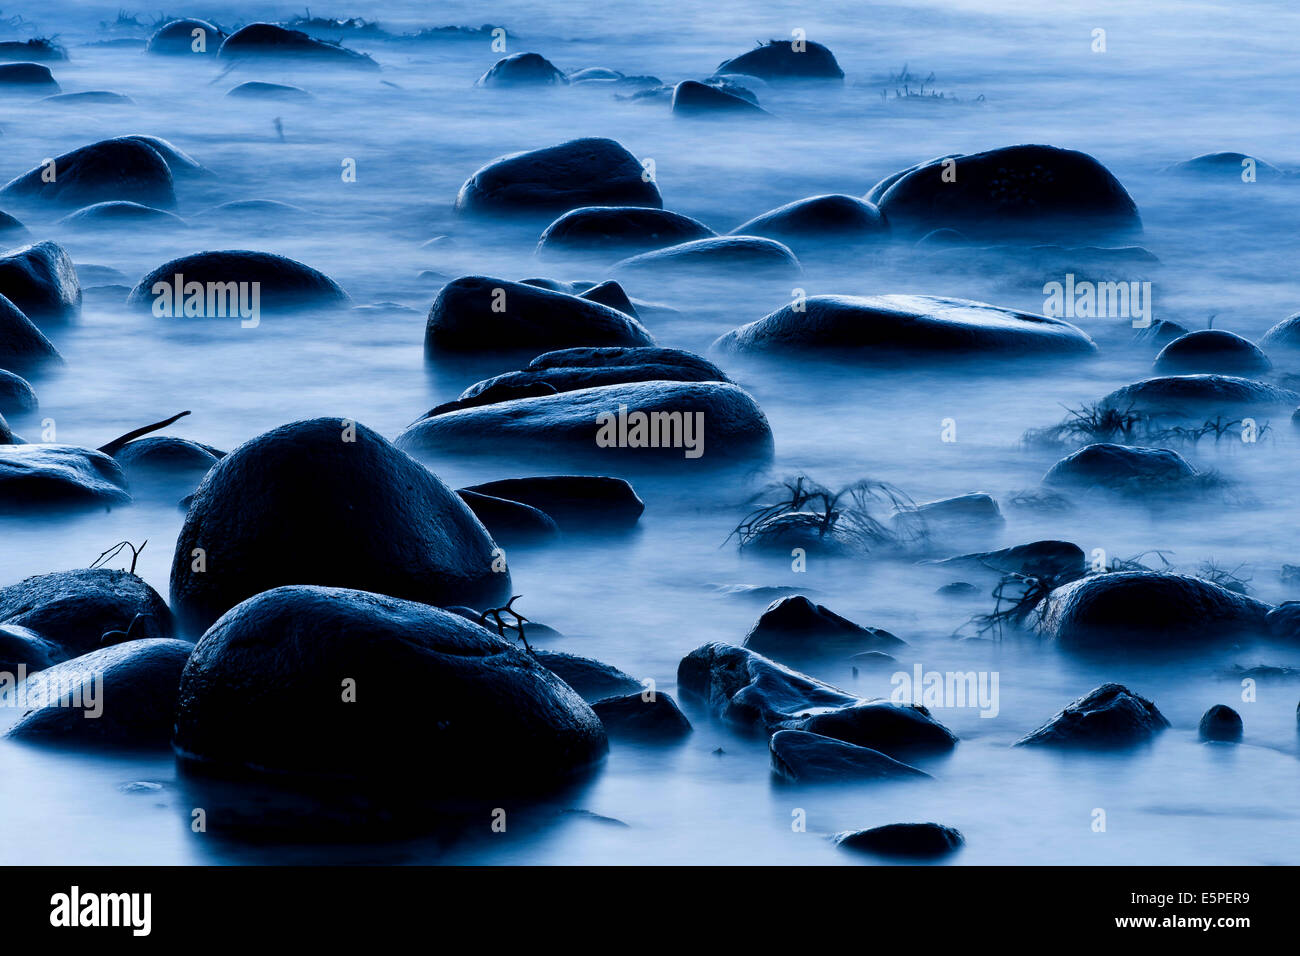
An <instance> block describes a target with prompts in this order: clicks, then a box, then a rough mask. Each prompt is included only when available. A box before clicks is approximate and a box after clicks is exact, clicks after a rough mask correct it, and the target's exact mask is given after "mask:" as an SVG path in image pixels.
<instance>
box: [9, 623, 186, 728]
mask: <svg viewBox="0 0 1300 956" xmlns="http://www.w3.org/2000/svg"><path fill="white" fill-rule="evenodd" d="M192 650H194V645H193V644H191V643H189V642H188V641H176V640H158V639H146V640H135V641H127V642H126V643H124V644H114V645H112V646H111V647H104V648H101V649H99V650H96V651H92V652H90V653H89V654H85V655H82V656H81V657H75V658H73V659H72V660H68V661H63V662H62V663H59V664H55V665H54V666H53V667H50V668H48V669H46V670H43V671H41V672H39V673H37V674H33V675H32V676H31V677H29V678H27V680H26V681H25V682H24V683H23V685H22V687H21V688H20V693H22V694H24V695H25V696H26V699H27V703H28V710H27V711H25V712H24V713H23V715H22V716H21V717H20V718H19V719H18V722H17V723H16V724H14V725H13V727H11V728H10V729H9V732H8V734H7V735H6V736H9V737H13V738H17V739H19V740H26V741H31V742H39V743H52V744H61V745H80V746H92V745H93V746H94V747H96V748H101V747H106V746H107V747H120V748H129V749H166V748H167V747H168V744H169V742H170V740H171V735H172V725H173V723H174V721H175V719H176V695H177V691H178V690H179V688H180V680H181V671H182V670H184V668H185V662H186V661H187V660H189V656H190V652H191V651H192Z"/></svg>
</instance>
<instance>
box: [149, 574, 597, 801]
mask: <svg viewBox="0 0 1300 956" xmlns="http://www.w3.org/2000/svg"><path fill="white" fill-rule="evenodd" d="M349 690H350V691H351V692H352V694H351V695H350V694H349ZM174 744H175V748H176V752H177V754H178V755H179V756H180V757H181V758H182V760H183V761H185V762H186V763H190V764H197V765H198V766H200V767H203V768H207V769H209V770H214V771H217V772H227V773H235V774H238V773H243V772H254V773H264V774H271V775H273V776H278V775H284V774H288V775H291V776H292V777H300V778H301V777H305V778H309V779H317V780H333V781H348V782H352V783H356V784H358V785H360V786H361V787H362V788H366V787H369V786H373V785H379V786H384V787H387V786H390V785H392V786H397V787H400V788H403V789H405V788H408V787H410V785H411V783H412V782H413V781H418V783H419V789H420V791H421V794H422V795H423V796H426V797H428V798H431V799H436V798H438V797H441V796H445V795H451V794H454V793H459V792H465V791H467V790H474V791H482V792H485V793H489V792H497V793H500V792H502V789H501V788H508V789H506V791H505V792H514V793H517V792H519V791H520V790H524V789H533V788H535V787H541V786H543V785H544V784H546V783H553V782H557V781H559V780H561V779H563V778H564V777H566V776H568V775H570V774H572V773H573V772H574V771H578V770H580V769H582V768H584V767H587V766H589V765H591V764H593V763H595V762H596V761H598V760H599V759H600V758H601V757H603V756H604V754H605V752H606V750H607V748H608V744H607V741H606V737H605V731H604V729H603V728H602V727H601V724H600V721H599V720H598V719H597V718H596V715H595V714H593V713H592V711H591V708H590V707H588V706H587V704H586V703H585V702H584V701H583V700H582V698H580V697H579V696H578V695H577V694H576V693H574V691H573V690H572V689H571V688H570V687H569V686H568V685H567V684H565V683H564V682H563V681H562V680H560V679H559V678H558V677H556V676H555V675H554V674H552V673H551V672H550V671H549V670H547V669H546V668H545V667H543V666H542V665H541V664H539V663H537V661H535V660H534V659H533V658H532V657H531V656H530V655H528V654H527V653H525V652H524V651H522V650H520V649H517V648H516V647H514V646H513V645H512V644H510V643H509V642H508V641H505V640H503V639H502V638H500V637H498V636H497V635H495V634H493V633H491V632H490V631H488V630H487V629H485V628H483V627H480V626H478V625H476V624H474V623H472V622H470V621H468V620H466V619H465V618H463V617H460V616H459V615H456V614H452V613H449V612H446V611H442V610H439V609H437V608H433V607H430V606H428V605H425V604H420V603H417V602H412V601H403V600H400V599H398V598H393V597H388V596H386V595H381V594H371V593H367V592H364V591H355V590H350V589H338V588H325V587H310V586H298V587H281V588H276V589H274V590H270V591H266V592H264V593H262V594H258V595H256V596H255V597H252V598H250V599H249V600H247V601H244V602H243V603H241V604H239V605H238V606H236V607H234V608H232V609H231V610H230V611H229V612H228V613H226V614H224V615H222V617H221V618H220V619H219V620H218V621H217V622H216V623H215V624H213V626H212V627H211V628H209V629H208V631H207V633H205V634H204V635H203V638H202V639H201V640H200V641H199V643H198V645H197V646H196V647H195V648H194V653H193V654H192V655H191V657H190V660H189V663H188V664H186V666H185V671H184V673H183V674H182V676H181V687H180V700H179V704H178V708H177V715H176V734H175V738H174Z"/></svg>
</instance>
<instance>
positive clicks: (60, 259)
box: [0, 241, 81, 322]
mask: <svg viewBox="0 0 1300 956" xmlns="http://www.w3.org/2000/svg"><path fill="white" fill-rule="evenodd" d="M0 295H3V296H4V297H5V298H7V299H8V300H9V301H10V302H12V303H13V304H14V305H15V306H17V307H18V308H19V309H21V310H22V313H23V314H24V315H26V316H27V317H28V318H30V319H32V320H33V321H35V322H43V321H50V322H63V321H66V320H68V319H72V318H75V317H76V316H77V314H78V313H79V312H80V311H81V283H80V282H79V281H78V280H77V269H76V267H75V266H74V265H73V264H72V257H71V256H69V255H68V253H67V250H65V249H64V248H63V247H62V246H61V245H59V244H58V243H57V242H49V241H45V242H37V243H33V244H32V245H30V246H23V247H22V248H20V249H13V250H11V251H9V252H7V253H5V254H4V255H3V256H0Z"/></svg>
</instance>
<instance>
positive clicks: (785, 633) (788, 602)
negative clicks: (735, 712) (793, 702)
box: [744, 594, 905, 661]
mask: <svg viewBox="0 0 1300 956" xmlns="http://www.w3.org/2000/svg"><path fill="white" fill-rule="evenodd" d="M904 645H905V642H904V641H901V640H899V639H898V638H897V637H895V636H894V635H893V634H890V633H889V632H888V631H885V630H882V629H881V628H878V627H863V626H862V625H861V624H855V623H853V622H852V621H850V620H849V619H848V618H845V617H841V616H840V615H838V614H836V613H835V612H834V611H832V610H830V609H829V608H827V607H825V606H824V605H821V604H814V603H813V602H812V601H810V600H809V599H808V598H806V597H804V596H803V595H802V594H798V595H792V596H789V597H783V598H778V599H777V600H775V601H773V602H772V603H771V604H770V605H768V607H767V610H765V611H764V612H763V613H762V615H761V616H760V617H759V619H758V620H757V621H756V622H755V623H754V626H753V627H751V628H750V630H749V634H747V635H746V636H745V643H744V646H745V647H747V648H749V649H750V650H752V651H757V652H758V653H759V654H763V655H766V656H767V657H772V658H775V659H777V660H791V661H798V660H810V659H816V658H819V657H826V656H830V655H834V656H847V655H849V654H855V653H860V652H862V651H879V650H894V649H895V648H899V647H903V646H904Z"/></svg>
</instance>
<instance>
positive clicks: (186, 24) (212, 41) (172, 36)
mask: <svg viewBox="0 0 1300 956" xmlns="http://www.w3.org/2000/svg"><path fill="white" fill-rule="evenodd" d="M225 38H226V34H225V33H223V32H222V31H221V29H220V28H219V27H215V26H213V25H212V24H211V23H209V22H208V21H207V20H195V19H192V18H188V17H187V18H185V19H181V20H172V21H171V22H170V23H165V24H163V25H162V26H161V27H159V28H158V29H157V30H156V31H155V32H154V35H153V36H151V37H150V38H149V45H148V46H147V47H146V48H145V52H146V53H152V54H154V55H156V56H216V54H217V51H218V50H219V49H220V48H221V41H222V40H224V39H225Z"/></svg>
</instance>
